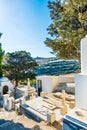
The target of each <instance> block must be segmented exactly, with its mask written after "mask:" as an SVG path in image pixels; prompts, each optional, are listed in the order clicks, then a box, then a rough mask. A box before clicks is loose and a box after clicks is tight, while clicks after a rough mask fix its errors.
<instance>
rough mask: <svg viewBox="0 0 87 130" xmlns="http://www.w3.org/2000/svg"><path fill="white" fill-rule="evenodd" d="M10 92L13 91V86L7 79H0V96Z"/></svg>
mask: <svg viewBox="0 0 87 130" xmlns="http://www.w3.org/2000/svg"><path fill="white" fill-rule="evenodd" d="M9 90H10V91H12V92H13V91H14V85H13V84H12V83H11V82H10V80H9V79H8V78H7V77H2V78H0V95H4V94H7V93H8V92H9Z"/></svg>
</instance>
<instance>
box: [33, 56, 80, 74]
mask: <svg viewBox="0 0 87 130" xmlns="http://www.w3.org/2000/svg"><path fill="white" fill-rule="evenodd" d="M35 60H36V62H37V63H38V64H39V67H38V69H37V71H36V74H37V75H60V74H68V73H75V72H78V71H80V64H79V62H78V61H77V60H58V59H57V58H56V57H52V58H41V57H37V58H35Z"/></svg>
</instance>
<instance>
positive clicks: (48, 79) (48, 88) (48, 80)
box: [36, 76, 58, 93]
mask: <svg viewBox="0 0 87 130" xmlns="http://www.w3.org/2000/svg"><path fill="white" fill-rule="evenodd" d="M36 80H41V81H42V91H43V92H46V93H51V92H52V91H53V90H55V89H56V88H57V87H58V76H37V77H36Z"/></svg>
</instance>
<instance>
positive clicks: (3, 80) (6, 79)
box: [0, 77, 9, 82]
mask: <svg viewBox="0 0 87 130" xmlns="http://www.w3.org/2000/svg"><path fill="white" fill-rule="evenodd" d="M8 80H9V79H8V78H7V77H1V78H0V82H6V81H8Z"/></svg>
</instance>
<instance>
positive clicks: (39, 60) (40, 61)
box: [34, 57, 58, 66]
mask: <svg viewBox="0 0 87 130" xmlns="http://www.w3.org/2000/svg"><path fill="white" fill-rule="evenodd" d="M34 59H35V60H36V62H37V63H38V64H39V66H40V65H42V64H46V63H48V62H50V61H55V60H58V58H56V57H48V58H44V57H36V58H34Z"/></svg>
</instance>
